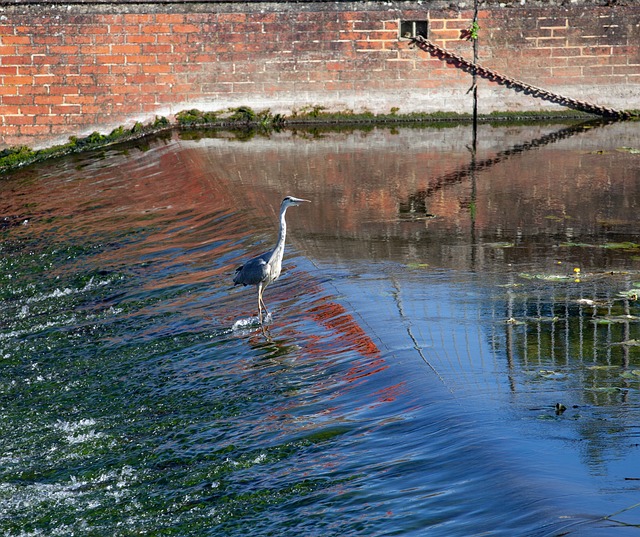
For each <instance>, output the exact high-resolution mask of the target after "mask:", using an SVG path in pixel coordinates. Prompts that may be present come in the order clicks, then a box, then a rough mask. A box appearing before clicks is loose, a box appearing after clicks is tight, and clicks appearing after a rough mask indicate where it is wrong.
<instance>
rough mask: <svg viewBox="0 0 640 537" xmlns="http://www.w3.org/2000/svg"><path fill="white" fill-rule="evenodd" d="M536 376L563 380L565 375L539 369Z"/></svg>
mask: <svg viewBox="0 0 640 537" xmlns="http://www.w3.org/2000/svg"><path fill="white" fill-rule="evenodd" d="M538 374H539V375H540V376H541V377H543V378H545V379H552V380H563V379H565V378H566V375H565V374H564V373H561V372H559V371H553V370H550V369H541V370H540V371H538Z"/></svg>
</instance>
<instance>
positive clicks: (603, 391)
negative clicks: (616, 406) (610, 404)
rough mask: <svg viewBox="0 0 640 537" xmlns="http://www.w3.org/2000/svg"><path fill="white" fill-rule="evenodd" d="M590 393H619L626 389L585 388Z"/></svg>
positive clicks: (607, 387)
mask: <svg viewBox="0 0 640 537" xmlns="http://www.w3.org/2000/svg"><path fill="white" fill-rule="evenodd" d="M585 389H586V390H587V391H589V392H598V393H619V392H622V391H625V389H624V388H619V387H618V386H601V387H599V388H585Z"/></svg>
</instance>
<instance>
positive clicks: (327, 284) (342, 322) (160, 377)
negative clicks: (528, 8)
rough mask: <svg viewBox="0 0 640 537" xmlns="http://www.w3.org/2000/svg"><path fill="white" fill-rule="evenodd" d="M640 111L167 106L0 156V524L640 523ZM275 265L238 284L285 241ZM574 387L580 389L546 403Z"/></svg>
mask: <svg viewBox="0 0 640 537" xmlns="http://www.w3.org/2000/svg"><path fill="white" fill-rule="evenodd" d="M639 131H640V129H639V128H638V126H637V125H636V124H614V125H608V126H599V127H592V126H588V128H584V127H581V126H578V127H576V126H567V125H538V126H529V127H489V126H484V127H481V129H480V132H479V146H478V152H477V154H476V155H475V166H473V165H472V159H473V155H472V154H471V153H470V151H469V149H468V146H469V144H470V136H471V129H470V127H467V126H461V127H457V128H448V129H421V130H411V129H402V130H400V131H393V130H386V129H376V130H373V131H367V132H364V131H354V132H351V133H318V132H316V133H313V135H312V134H310V133H308V132H299V133H294V132H285V133H281V134H274V135H273V136H271V137H269V138H267V137H256V138H253V139H251V140H249V141H246V140H245V141H241V140H240V139H238V138H236V137H235V136H234V135H232V134H217V135H215V136H214V137H211V138H207V137H203V135H202V133H182V134H174V135H173V136H172V137H170V138H166V139H157V140H153V141H150V142H145V143H143V144H140V145H138V146H128V147H120V148H113V149H110V150H107V151H104V152H100V153H95V154H90V155H82V156H75V157H69V158H65V159H61V160H56V161H52V162H49V163H47V164H46V165H41V166H36V167H31V168H28V169H25V170H21V171H19V172H15V173H13V174H11V175H7V176H4V177H2V178H1V179H0V189H1V197H0V218H2V220H0V239H1V243H0V253H1V254H2V256H1V258H0V434H1V436H0V438H1V440H0V442H1V443H0V448H1V449H0V462H1V464H0V533H2V534H3V535H8V536H32V535H43V536H50V535H64V536H66V535H105V536H128V535H176V536H189V535H193V536H200V535H215V536H235V535H264V536H266V535H274V536H276V535H277V536H285V535H286V536H288V535H296V536H298V535H305V536H331V535H335V536H367V537H369V536H382V535H401V536H414V535H415V536H422V535H428V536H469V535H501V536H502V535H504V536H514V535H532V536H560V535H580V536H582V535H586V536H596V535H598V536H599V535H614V536H627V535H640V528H639V527H638V525H639V524H640V507H638V506H637V505H636V504H637V503H638V502H639V501H640V457H639V455H640V449H639V446H640V425H639V423H640V419H639V418H640V345H639V343H638V342H639V341H640V306H639V304H638V301H637V299H636V297H635V292H636V290H638V289H640V245H639V244H640V236H639V233H638V214H639V213H638V208H639V205H640V157H639V156H638V154H637V152H636V150H637V149H638V140H639V139H640V136H639V135H640V132H639ZM285 194H292V195H297V196H301V197H305V198H308V199H311V200H312V204H311V205H309V206H304V207H302V206H301V207H298V208H293V209H290V210H289V213H288V223H289V233H290V235H289V238H290V240H289V243H288V246H287V253H286V257H285V263H284V273H283V276H282V277H281V279H280V280H279V281H278V282H277V283H275V284H273V286H272V287H270V288H269V289H268V290H267V292H266V294H265V301H266V302H267V305H268V306H270V308H271V310H272V316H271V319H270V321H269V323H268V326H267V330H266V333H263V332H262V331H261V330H260V329H259V328H258V327H257V326H256V325H255V322H254V318H255V316H256V313H257V312H256V311H254V309H255V302H256V296H255V290H253V289H249V288H245V289H241V288H232V285H231V279H232V275H233V270H234V269H235V267H236V266H237V265H238V264H240V263H241V262H242V260H243V259H245V258H246V257H247V256H249V255H254V254H257V253H260V252H261V251H263V250H266V249H268V248H270V247H271V244H272V243H273V242H274V241H275V237H276V234H277V232H276V230H275V220H276V210H277V206H278V204H279V202H280V200H281V198H282V197H283V195H285ZM556 404H560V405H562V407H561V408H566V410H564V411H558V410H556Z"/></svg>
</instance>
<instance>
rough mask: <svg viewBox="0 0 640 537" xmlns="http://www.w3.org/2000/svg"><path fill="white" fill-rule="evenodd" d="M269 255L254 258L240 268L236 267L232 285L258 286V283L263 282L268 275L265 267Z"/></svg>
mask: <svg viewBox="0 0 640 537" xmlns="http://www.w3.org/2000/svg"><path fill="white" fill-rule="evenodd" d="M269 254H270V252H268V253H266V254H262V255H260V256H258V257H254V258H253V259H250V260H249V261H247V262H246V263H245V264H244V265H242V266H241V267H238V268H237V269H236V275H235V277H234V278H233V283H234V284H236V285H238V284H240V283H241V284H243V285H258V284H259V283H260V282H263V281H265V280H266V279H267V276H268V275H269V269H268V267H267V260H268V259H269Z"/></svg>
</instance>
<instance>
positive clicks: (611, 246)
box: [602, 241, 640, 250]
mask: <svg viewBox="0 0 640 537" xmlns="http://www.w3.org/2000/svg"><path fill="white" fill-rule="evenodd" d="M602 247H603V248H607V249H608V250H636V249H638V248H640V244H637V243H635V242H630V241H626V242H607V243H606V244H603V245H602Z"/></svg>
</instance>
